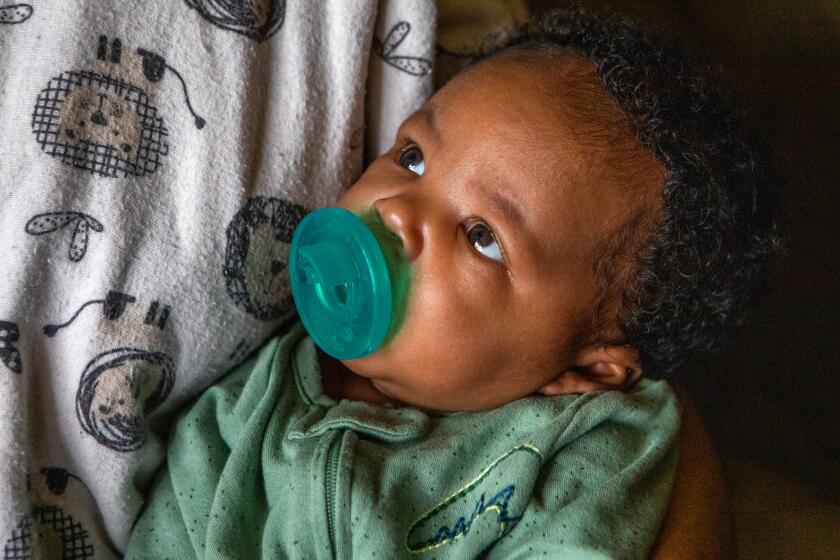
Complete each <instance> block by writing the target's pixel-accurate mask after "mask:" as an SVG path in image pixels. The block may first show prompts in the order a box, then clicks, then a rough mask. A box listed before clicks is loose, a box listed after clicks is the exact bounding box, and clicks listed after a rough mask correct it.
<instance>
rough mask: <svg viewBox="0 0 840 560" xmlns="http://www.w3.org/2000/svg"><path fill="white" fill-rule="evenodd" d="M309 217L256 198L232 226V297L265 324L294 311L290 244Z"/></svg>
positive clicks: (228, 273) (228, 266) (228, 255)
mask: <svg viewBox="0 0 840 560" xmlns="http://www.w3.org/2000/svg"><path fill="white" fill-rule="evenodd" d="M306 212H307V211H306V209H305V208H303V207H302V206H299V205H297V204H294V203H291V202H288V201H285V200H282V199H279V198H272V197H262V196H255V197H253V198H251V199H249V200H248V202H247V203H246V204H245V206H244V207H243V208H242V209H240V210H239V212H237V213H236V215H235V216H234V217H233V219H232V220H231V221H230V224H229V225H228V228H227V248H226V251H225V266H224V269H223V274H224V276H225V279H226V285H227V291H228V294H229V295H230V296H231V298H233V300H234V301H235V302H236V303H237V304H239V305H241V306H242V307H244V308H245V310H246V311H247V312H248V313H250V314H251V315H253V316H254V317H256V318H257V319H260V320H261V321H271V320H274V319H279V318H280V317H282V315H283V314H284V313H286V312H288V311H289V310H290V309H291V307H292V301H291V288H290V287H289V271H288V261H289V244H290V243H291V241H292V234H293V233H294V230H295V228H296V227H297V225H298V224H299V223H300V221H301V220H302V219H303V216H304V215H306Z"/></svg>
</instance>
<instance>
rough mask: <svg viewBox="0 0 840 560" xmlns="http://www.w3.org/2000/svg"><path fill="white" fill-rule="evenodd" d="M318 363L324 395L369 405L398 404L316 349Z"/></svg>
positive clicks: (368, 381) (366, 380) (362, 378)
mask: <svg viewBox="0 0 840 560" xmlns="http://www.w3.org/2000/svg"><path fill="white" fill-rule="evenodd" d="M318 363H319V366H320V368H321V386H322V388H323V391H324V394H325V395H327V396H328V397H330V398H331V399H333V400H334V401H340V400H341V399H348V400H351V401H362V402H367V403H371V404H380V405H381V404H394V405H396V404H399V403H397V402H396V401H394V400H393V399H391V398H389V397H387V396H386V395H384V394H383V393H381V392H380V391H379V390H378V389H377V388H376V387H374V386H373V384H372V383H371V382H370V380H369V379H368V378H366V377H362V376H361V375H357V374H356V373H354V372H353V371H352V370H350V369H349V368H348V367H347V366H345V365H344V364H342V363H341V362H340V361H338V360H336V359H335V358H333V357H331V356H328V355H327V354H324V353H323V352H322V351H321V349H320V348H319V349H318Z"/></svg>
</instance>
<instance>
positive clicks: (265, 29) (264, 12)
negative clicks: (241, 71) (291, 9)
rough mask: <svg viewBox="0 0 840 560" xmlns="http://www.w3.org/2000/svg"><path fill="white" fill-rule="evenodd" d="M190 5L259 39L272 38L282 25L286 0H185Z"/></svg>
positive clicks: (215, 22) (209, 18)
mask: <svg viewBox="0 0 840 560" xmlns="http://www.w3.org/2000/svg"><path fill="white" fill-rule="evenodd" d="M186 2H187V6H189V7H190V8H193V9H194V10H196V11H197V12H198V13H199V14H201V17H203V18H204V19H206V20H207V21H209V22H210V23H212V24H213V25H215V26H216V27H221V28H222V29H227V30H229V31H234V32H236V33H239V34H240V35H244V36H246V37H249V38H251V39H254V40H255V41H257V42H262V41H265V40H267V39H269V38H270V37H271V36H272V35H274V34H275V33H277V32H278V31H279V30H280V28H281V27H283V20H284V18H285V16H286V0H186Z"/></svg>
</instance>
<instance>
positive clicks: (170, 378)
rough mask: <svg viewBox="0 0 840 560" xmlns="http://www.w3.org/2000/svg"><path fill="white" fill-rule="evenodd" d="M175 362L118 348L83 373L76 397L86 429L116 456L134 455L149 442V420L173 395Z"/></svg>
mask: <svg viewBox="0 0 840 560" xmlns="http://www.w3.org/2000/svg"><path fill="white" fill-rule="evenodd" d="M174 381H175V369H174V366H173V363H172V360H171V359H170V358H169V357H168V356H166V355H165V354H163V353H160V352H154V353H153V352H146V351H144V350H140V349H137V348H116V349H114V350H109V351H107V352H104V353H102V354H100V355H98V356H97V357H96V358H94V359H93V360H92V361H91V362H90V363H89V364H88V365H87V367H86V368H85V371H84V373H83V374H82V379H81V381H80V382H79V391H78V393H77V394H76V416H77V417H78V419H79V422H80V423H81V425H82V428H84V430H85V431H86V432H87V433H89V434H90V435H92V436H93V437H94V438H96V440H97V441H98V442H99V443H101V444H103V445H105V446H107V447H110V448H111V449H113V450H115V451H134V450H136V449H139V448H140V447H142V446H143V443H144V442H145V439H146V427H145V426H146V416H147V414H148V413H149V412H151V411H152V410H154V409H155V408H157V407H158V406H159V405H160V404H161V403H162V402H163V401H164V400H165V399H166V397H167V396H168V395H169V392H170V391H171V390H172V385H173V384H174Z"/></svg>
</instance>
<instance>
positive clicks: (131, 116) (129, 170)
mask: <svg viewBox="0 0 840 560" xmlns="http://www.w3.org/2000/svg"><path fill="white" fill-rule="evenodd" d="M106 55H107V39H106V38H105V37H104V36H102V37H100V38H99V44H98V49H97V57H98V61H99V62H98V63H97V64H98V66H97V69H96V70H71V71H68V72H63V73H62V74H61V75H59V76H57V77H55V78H53V79H51V80H50V81H49V83H48V84H47V87H46V88H44V89H43V90H42V91H41V93H40V94H39V95H38V99H37V101H36V102H35V109H34V110H33V112H32V131H33V132H34V133H35V137H36V139H37V141H38V143H39V144H40V145H41V149H42V150H44V152H46V153H47V154H49V155H51V156H54V157H57V158H59V159H60V160H61V161H62V163H65V164H67V165H72V166H73V167H77V168H80V169H86V170H88V171H90V172H92V173H96V174H99V175H101V176H104V177H117V176H122V177H126V176H128V175H134V176H143V175H148V174H151V173H154V172H155V171H157V169H158V167H160V165H161V159H162V158H163V156H165V155H167V154H168V153H169V145H168V144H167V142H166V139H167V136H168V132H167V129H166V127H165V126H164V123H163V120H162V119H161V118H160V117H159V116H158V111H157V108H156V107H155V106H154V105H153V104H152V103H151V101H150V100H149V96H148V95H147V94H146V92H145V91H143V89H141V88H140V87H138V86H137V85H135V84H134V83H132V82H131V81H130V80H129V79H127V78H125V77H123V76H122V75H121V74H124V73H125V72H124V71H123V70H122V69H121V68H122V67H121V61H122V43H121V42H120V40H119V39H114V41H113V42H112V43H111V56H110V59H107V58H106ZM138 56H139V55H138ZM141 62H142V61H141V60H140V59H139V58H138V67H140V65H141Z"/></svg>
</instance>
